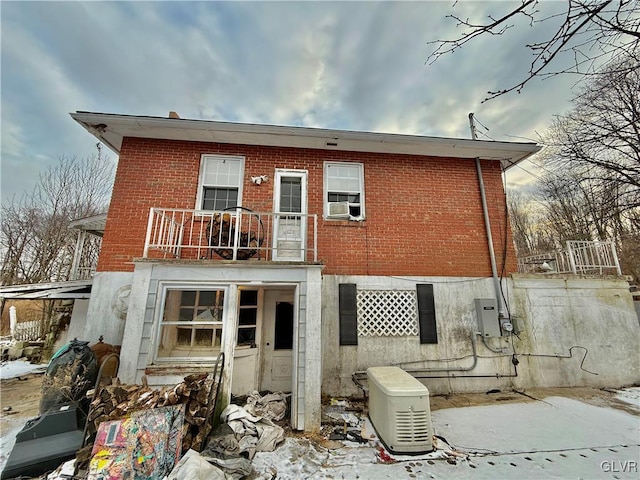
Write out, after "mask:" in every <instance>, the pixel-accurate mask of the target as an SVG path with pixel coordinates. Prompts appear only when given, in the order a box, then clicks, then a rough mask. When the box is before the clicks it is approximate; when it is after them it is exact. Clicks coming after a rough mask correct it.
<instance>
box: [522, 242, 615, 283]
mask: <svg viewBox="0 0 640 480" xmlns="http://www.w3.org/2000/svg"><path fill="white" fill-rule="evenodd" d="M518 272H520V273H573V274H583V275H622V271H621V270H620V263H619V261H618V254H617V253H616V246H615V244H614V243H613V242H586V241H578V240H570V241H568V242H567V243H566V248H565V249H563V250H558V251H556V252H551V253H541V254H538V255H529V256H527V257H521V258H518Z"/></svg>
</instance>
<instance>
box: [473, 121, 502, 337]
mask: <svg viewBox="0 0 640 480" xmlns="http://www.w3.org/2000/svg"><path fill="white" fill-rule="evenodd" d="M469 128H471V138H472V139H473V140H477V139H478V137H477V135H476V125H475V122H474V120H473V113H470V114H469ZM476 171H477V172H478V184H479V185H480V199H481V200H482V215H483V217H484V226H485V228H486V229H487V243H488V244H489V258H490V259H491V274H492V276H493V285H494V287H495V290H496V301H497V303H498V321H499V322H500V328H502V319H504V318H505V317H504V305H503V303H502V289H501V288H500V280H499V279H498V268H497V267H496V254H495V251H494V250H493V235H492V234H491V222H490V221H489V210H488V209H487V195H486V192H485V190H484V180H483V178H482V168H481V166H480V158H479V157H476Z"/></svg>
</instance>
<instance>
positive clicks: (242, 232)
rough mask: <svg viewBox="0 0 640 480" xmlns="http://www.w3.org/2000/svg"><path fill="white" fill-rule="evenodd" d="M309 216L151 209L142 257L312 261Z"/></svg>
mask: <svg viewBox="0 0 640 480" xmlns="http://www.w3.org/2000/svg"><path fill="white" fill-rule="evenodd" d="M317 237H318V218H317V215H315V214H303V213H273V212H253V211H251V210H248V209H246V208H241V207H236V208H234V209H229V210H223V211H211V210H188V209H176V208H152V209H151V211H150V212H149V222H148V225H147V235H146V239H145V245H144V253H143V257H144V258H173V259H182V260H186V259H201V260H203V259H211V260H215V259H217V260H273V261H290V262H317V260H318V253H317V243H318V242H317Z"/></svg>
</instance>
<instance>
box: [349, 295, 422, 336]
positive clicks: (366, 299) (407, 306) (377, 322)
mask: <svg viewBox="0 0 640 480" xmlns="http://www.w3.org/2000/svg"><path fill="white" fill-rule="evenodd" d="M356 298H357V307H358V335H360V336H367V337H389V336H393V337H401V336H406V335H418V314H417V310H418V309H417V300H416V292H415V291H413V290H358V293H357V297H356Z"/></svg>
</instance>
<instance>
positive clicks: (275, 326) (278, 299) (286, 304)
mask: <svg viewBox="0 0 640 480" xmlns="http://www.w3.org/2000/svg"><path fill="white" fill-rule="evenodd" d="M264 308H265V309H264V325H263V328H262V355H263V356H262V371H261V375H260V390H261V391H262V390H268V391H271V392H291V390H292V388H291V387H292V377H293V346H294V341H293V337H294V331H295V317H296V315H295V302H294V290H265V292H264Z"/></svg>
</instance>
